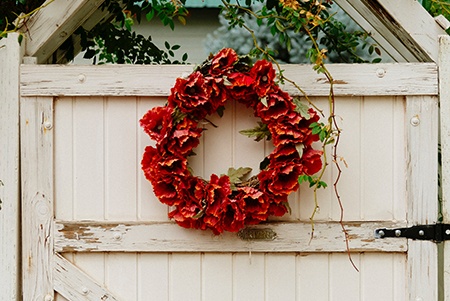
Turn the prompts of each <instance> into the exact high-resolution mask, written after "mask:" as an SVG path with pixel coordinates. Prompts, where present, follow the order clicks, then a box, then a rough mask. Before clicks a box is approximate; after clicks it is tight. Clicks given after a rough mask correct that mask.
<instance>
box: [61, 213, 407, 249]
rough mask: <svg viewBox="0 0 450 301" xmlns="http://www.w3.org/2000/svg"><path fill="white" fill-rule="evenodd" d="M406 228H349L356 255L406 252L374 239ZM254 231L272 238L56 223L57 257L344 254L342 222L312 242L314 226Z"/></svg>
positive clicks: (394, 242) (318, 227)
mask: <svg viewBox="0 0 450 301" xmlns="http://www.w3.org/2000/svg"><path fill="white" fill-rule="evenodd" d="M404 225H405V224H404V223H392V222H384V223H383V222H365V223H356V222H355V223H346V224H345V226H346V228H347V231H348V232H349V234H350V238H351V239H350V250H351V251H352V252H362V251H364V252H406V251H407V247H408V246H407V243H406V240H405V239H374V234H373V233H374V229H378V228H392V227H402V226H404ZM251 228H252V229H270V230H271V231H273V232H275V233H276V237H275V238H274V239H271V236H267V238H264V237H262V238H261V239H260V240H256V239H255V240H246V239H241V238H240V237H239V235H238V234H233V233H224V234H222V235H220V236H214V235H213V234H212V233H210V232H207V231H193V230H187V229H183V228H180V227H179V226H177V225H175V224H174V223H149V224H145V223H142V222H140V223H135V224H125V223H107V222H105V223H94V222H90V221H86V222H61V221H57V222H56V224H55V229H56V233H55V249H56V251H57V252H248V251H252V252H345V251H346V248H345V243H344V238H343V235H342V228H341V225H339V223H336V222H334V223H333V222H328V223H320V222H317V223H315V231H314V238H313V239H312V240H311V224H310V223H281V222H280V223H269V224H263V225H258V226H252V227H251Z"/></svg>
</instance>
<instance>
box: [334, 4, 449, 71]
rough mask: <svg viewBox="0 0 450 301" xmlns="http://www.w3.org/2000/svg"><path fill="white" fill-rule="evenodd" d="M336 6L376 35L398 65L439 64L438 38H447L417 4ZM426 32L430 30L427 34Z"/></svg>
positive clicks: (375, 37)
mask: <svg viewBox="0 0 450 301" xmlns="http://www.w3.org/2000/svg"><path fill="white" fill-rule="evenodd" d="M336 3H337V4H338V5H339V6H341V7H342V9H344V10H345V11H346V12H347V13H348V14H349V15H350V16H351V17H352V18H353V19H354V20H355V21H356V22H357V23H359V25H360V26H361V27H362V28H364V29H365V30H366V31H367V32H369V33H372V32H373V31H375V34H374V36H373V38H374V39H375V40H376V41H377V42H378V43H379V44H380V45H381V47H383V48H385V50H386V51H388V53H389V54H390V55H391V56H392V57H393V58H394V59H395V60H396V61H398V62H404V61H408V62H432V61H433V62H437V60H438V48H439V47H438V45H439V44H438V36H439V35H445V31H444V30H443V29H442V28H441V27H440V26H439V25H438V24H437V23H436V22H435V21H434V19H433V17H432V16H431V15H430V14H428V12H427V11H426V10H425V9H424V8H423V7H422V5H421V4H420V3H419V2H418V1H410V0H396V1H391V0H336ZM405 12H408V13H405ZM411 16H414V18H411ZM423 28H427V29H428V30H427V32H426V34H424V31H423ZM379 38H380V39H379Z"/></svg>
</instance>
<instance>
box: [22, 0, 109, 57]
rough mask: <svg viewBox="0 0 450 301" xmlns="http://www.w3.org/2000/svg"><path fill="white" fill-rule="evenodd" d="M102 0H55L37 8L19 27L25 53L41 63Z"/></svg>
mask: <svg viewBox="0 0 450 301" xmlns="http://www.w3.org/2000/svg"><path fill="white" fill-rule="evenodd" d="M103 1H104V0H95V1H91V0H58V1H54V2H52V3H50V4H49V5H48V6H47V7H45V8H44V9H42V10H39V11H38V12H37V13H36V14H35V15H33V16H32V17H31V18H30V19H29V20H28V21H27V26H24V27H23V30H24V31H25V32H26V35H28V36H27V43H26V44H27V45H26V55H27V56H33V57H37V59H38V63H44V62H46V60H47V59H48V58H49V57H50V56H51V55H52V54H53V53H54V52H55V51H56V49H58V47H59V46H61V44H62V43H63V42H64V41H65V40H66V39H67V38H69V37H70V36H71V35H72V34H73V32H74V31H75V30H76V29H77V28H78V27H79V26H80V25H82V24H83V23H84V21H86V20H87V19H88V18H89V16H90V15H91V14H92V13H93V12H94V11H95V10H97V8H98V7H99V6H100V5H101V4H102V3H103ZM47 2H48V1H47Z"/></svg>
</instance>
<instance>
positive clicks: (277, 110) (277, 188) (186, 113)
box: [140, 48, 322, 234]
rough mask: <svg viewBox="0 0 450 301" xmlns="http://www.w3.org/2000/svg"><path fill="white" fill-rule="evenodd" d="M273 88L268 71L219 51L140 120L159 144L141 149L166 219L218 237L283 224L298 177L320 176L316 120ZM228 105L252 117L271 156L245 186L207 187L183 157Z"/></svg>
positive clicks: (218, 179) (213, 182)
mask: <svg viewBox="0 0 450 301" xmlns="http://www.w3.org/2000/svg"><path fill="white" fill-rule="evenodd" d="M274 80H275V70H274V69H273V67H272V64H271V63H269V62H267V61H265V60H260V61H257V62H256V63H255V64H254V65H253V66H251V65H250V64H249V63H247V62H246V59H244V58H240V57H238V55H237V54H236V52H235V51H234V50H232V49H229V48H227V49H223V50H221V51H220V52H219V53H217V54H216V55H215V56H214V57H212V58H210V59H209V60H208V61H206V62H205V63H204V64H203V65H202V66H200V67H199V68H197V69H196V71H194V72H193V73H192V74H190V75H189V76H188V77H187V78H177V80H176V83H175V86H174V87H173V88H172V89H171V94H170V96H169V98H168V103H167V105H165V106H164V107H155V108H153V109H151V110H150V111H148V112H147V113H146V114H145V115H144V116H143V118H142V119H141V120H140V124H141V126H142V127H143V128H144V131H145V132H146V133H147V134H148V135H149V136H150V137H151V138H152V139H153V140H155V141H156V147H152V146H147V147H146V148H145V152H144V156H143V159H142V169H143V171H144V174H145V177H146V178H147V179H148V180H149V181H150V182H151V184H152V186H153V191H154V193H155V195H156V196H157V197H158V199H159V200H160V201H161V203H163V204H166V205H168V206H173V210H172V211H170V212H169V217H170V218H173V219H174V220H175V221H176V222H177V223H178V224H179V225H180V226H182V227H185V228H196V229H202V230H205V229H211V230H212V231H213V232H214V233H215V234H219V233H222V232H223V231H231V232H237V231H239V230H240V229H242V228H243V227H245V225H255V224H258V223H260V222H262V221H266V220H267V218H268V217H269V216H271V215H275V216H282V215H284V214H285V213H286V212H287V211H288V204H287V202H288V195H289V194H290V193H291V192H293V191H296V190H297V189H298V187H299V183H298V177H299V176H301V175H305V174H306V175H312V174H314V173H316V172H318V171H319V170H320V169H321V167H322V161H321V156H322V152H321V151H318V150H314V149H313V148H312V146H311V144H312V143H313V142H314V141H317V140H319V137H318V136H317V135H315V134H313V133H312V130H311V128H310V125H311V124H312V123H315V122H317V121H318V120H319V116H318V115H317V113H316V111H314V110H313V109H311V108H310V109H309V110H307V113H306V115H305V113H303V114H301V113H300V112H299V110H296V105H295V104H294V102H293V99H292V98H291V96H289V94H287V93H286V92H283V91H282V90H281V89H280V88H279V86H278V85H277V84H276V83H275V82H274ZM228 100H237V101H239V102H240V103H243V104H245V105H246V106H247V107H250V108H252V109H253V110H254V114H255V116H256V117H259V118H260V119H261V123H260V129H265V131H266V132H267V134H266V137H265V138H268V139H272V141H273V144H274V146H275V149H274V150H273V152H272V153H271V154H270V155H269V156H267V157H266V158H264V160H263V162H262V164H261V168H262V170H261V171H260V172H259V174H258V175H255V176H253V177H251V178H250V179H248V180H246V181H234V183H232V182H231V181H230V177H229V176H228V175H221V176H218V175H216V174H212V175H211V178H210V180H209V181H207V180H205V179H202V178H201V177H198V176H194V175H193V174H192V173H191V171H190V169H189V168H188V159H187V157H188V156H190V155H192V154H193V149H194V148H195V147H196V146H197V145H198V144H199V139H200V137H201V134H202V128H199V127H198V124H199V121H201V120H203V119H205V118H206V117H207V116H208V115H211V114H213V113H216V112H218V113H219V114H220V113H221V112H223V108H224V105H225V103H226V102H227V101H228ZM259 138H260V139H261V137H259Z"/></svg>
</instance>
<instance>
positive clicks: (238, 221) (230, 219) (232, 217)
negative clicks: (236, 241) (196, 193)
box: [217, 199, 245, 232]
mask: <svg viewBox="0 0 450 301" xmlns="http://www.w3.org/2000/svg"><path fill="white" fill-rule="evenodd" d="M244 222H245V203H244V201H243V200H234V199H233V200H230V199H227V200H225V201H224V202H223V217H222V223H221V228H218V229H217V230H219V231H223V230H225V231H229V232H238V231H239V230H241V229H242V228H244V225H245V223H244Z"/></svg>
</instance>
